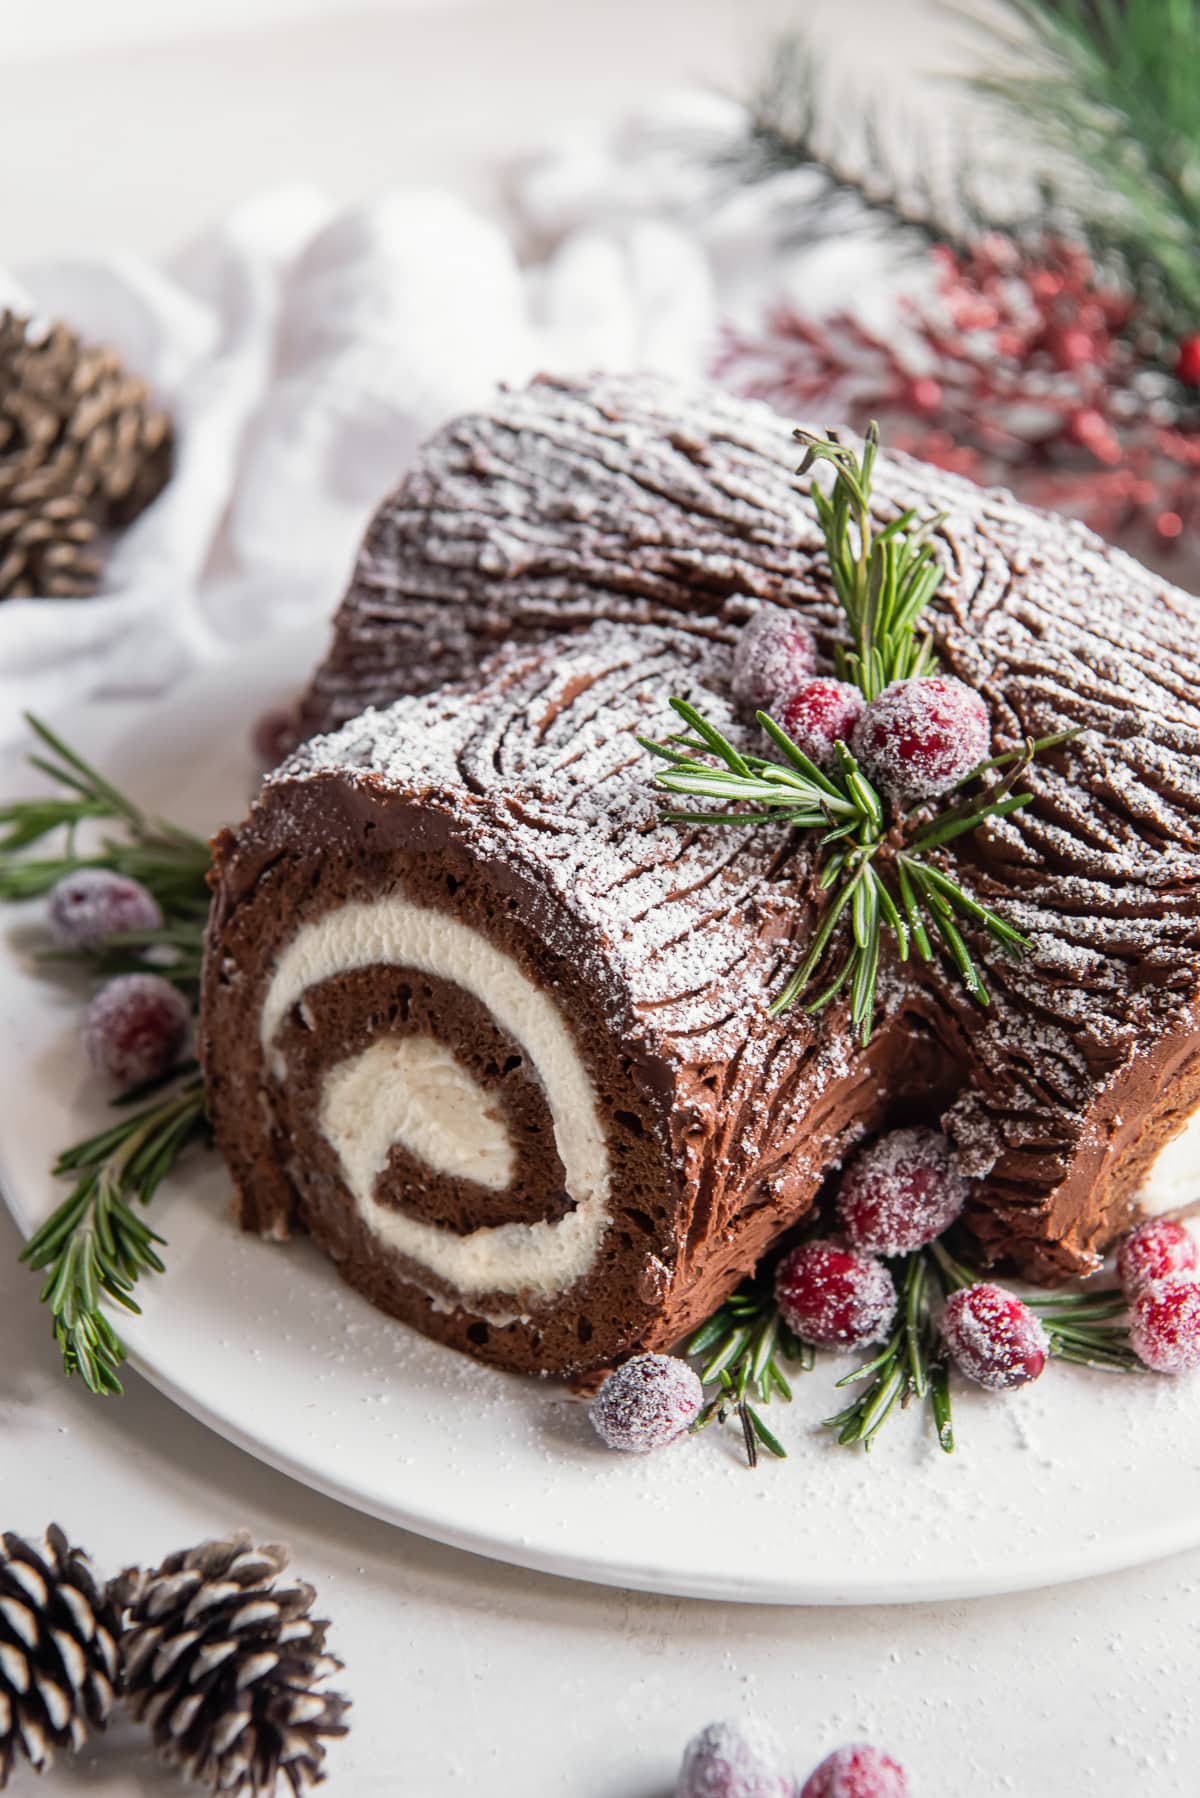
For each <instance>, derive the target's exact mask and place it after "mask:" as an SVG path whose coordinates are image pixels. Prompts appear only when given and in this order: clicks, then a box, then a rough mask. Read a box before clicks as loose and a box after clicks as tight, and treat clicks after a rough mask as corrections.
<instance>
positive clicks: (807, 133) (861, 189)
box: [720, 33, 987, 255]
mask: <svg viewBox="0 0 1200 1798" xmlns="http://www.w3.org/2000/svg"><path fill="white" fill-rule="evenodd" d="M828 91H829V87H828V80H827V75H826V70H825V68H824V66H823V64H822V62H821V59H820V56H819V54H818V53H817V52H816V51H815V50H814V49H813V47H812V45H811V44H810V43H809V42H808V40H807V39H806V38H805V37H804V36H803V35H801V34H799V33H792V34H789V35H786V36H784V37H782V38H780V39H779V40H778V41H777V42H776V43H775V44H774V45H773V46H772V50H771V55H770V61H769V63H768V66H767V68H766V70H765V72H764V74H763V76H762V77H761V79H760V80H759V82H758V84H757V87H756V88H755V90H754V91H753V93H752V94H751V95H750V97H749V100H748V102H747V109H748V113H749V126H748V129H747V132H746V136H745V138H744V139H743V140H742V141H741V142H740V143H739V144H737V145H736V146H735V147H734V149H732V150H731V151H727V152H725V153H724V154H723V155H722V157H721V158H720V166H723V167H725V168H727V169H729V170H731V171H732V172H733V173H734V174H736V175H737V176H738V177H739V179H741V180H743V181H747V182H757V181H765V180H769V179H771V178H773V177H775V176H778V175H783V174H791V173H794V172H796V171H803V172H804V173H806V174H808V175H809V176H811V178H812V183H813V191H812V192H811V193H806V195H805V199H804V205H803V209H802V210H800V209H798V213H799V228H800V230H801V231H802V232H803V233H804V235H805V236H808V237H818V236H820V235H822V234H833V233H835V232H838V233H840V232H844V231H845V229H846V224H847V214H848V213H850V214H857V215H859V217H860V218H861V220H862V222H863V223H864V224H870V223H872V222H874V223H876V224H879V225H881V226H883V227H884V228H885V229H887V230H890V231H892V232H896V233H899V234H900V236H901V238H904V237H907V238H909V239H911V240H912V241H913V242H914V243H915V244H917V245H920V246H928V245H930V244H945V245H947V246H949V247H950V248H952V249H955V250H957V251H959V252H960V253H961V254H963V255H967V254H969V253H970V250H971V246H972V243H973V241H975V240H976V239H977V238H978V235H979V233H980V232H981V231H982V230H983V229H984V228H985V227H986V223H987V221H986V219H985V218H984V215H983V209H982V208H981V206H980V203H979V200H978V198H977V196H976V194H975V191H974V186H973V182H972V176H971V169H970V164H969V162H968V161H967V159H965V158H962V157H960V158H957V159H954V163H953V169H954V172H953V174H951V175H948V176H947V177H946V178H945V179H944V180H942V181H940V182H935V180H934V178H933V177H932V176H931V174H930V172H929V171H930V170H931V168H932V167H933V166H934V161H933V158H932V157H930V156H928V155H922V154H919V153H918V154H916V155H915V156H914V158H913V162H914V172H912V173H911V174H910V175H908V177H907V178H904V177H901V176H900V175H898V174H897V173H896V171H895V170H894V169H893V168H892V167H891V166H890V164H889V159H888V157H887V155H886V154H885V152H884V149H883V146H882V144H881V142H880V134H879V131H878V128H877V125H876V121H875V119H874V116H873V114H872V113H870V112H869V111H866V110H864V109H863V108H862V107H859V106H855V105H854V104H850V105H842V106H837V107H834V106H830V105H829V104H828V103H826V104H824V105H823V104H822V96H827V95H828ZM847 117H857V120H858V132H857V135H858V138H859V139H860V141H859V142H858V143H856V144H853V145H852V144H851V143H849V142H848V141H847V139H848V136H849V134H848V133H847V132H846V131H845V130H844V129H840V128H839V123H838V122H839V121H840V120H844V119H846V118H847ZM916 137H917V132H916V128H915V127H914V125H913V124H912V122H911V121H908V122H907V124H906V129H905V132H904V138H905V141H906V142H907V143H908V144H910V145H912V144H914V143H915V140H916Z"/></svg>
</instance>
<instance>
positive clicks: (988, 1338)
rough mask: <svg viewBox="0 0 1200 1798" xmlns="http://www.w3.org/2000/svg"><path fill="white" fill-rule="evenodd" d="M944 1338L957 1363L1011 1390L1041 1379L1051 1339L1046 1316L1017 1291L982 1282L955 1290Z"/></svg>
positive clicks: (981, 1380)
mask: <svg viewBox="0 0 1200 1798" xmlns="http://www.w3.org/2000/svg"><path fill="white" fill-rule="evenodd" d="M942 1341H943V1342H944V1343H945V1345H946V1348H947V1350H948V1352H949V1355H950V1359H951V1360H952V1361H953V1363H954V1365H955V1367H957V1369H958V1371H959V1372H960V1373H962V1374H965V1375H966V1377H967V1379H968V1380H974V1382H975V1384H976V1385H977V1386H986V1387H987V1389H988V1391H989V1392H1010V1391H1012V1390H1013V1389H1014V1388H1015V1387H1017V1386H1024V1385H1026V1384H1027V1383H1028V1382H1029V1381H1030V1380H1036V1379H1038V1378H1039V1377H1040V1376H1041V1374H1042V1373H1043V1372H1044V1370H1045V1366H1046V1361H1047V1358H1048V1356H1049V1353H1050V1344H1049V1341H1048V1339H1047V1336H1046V1332H1045V1330H1044V1329H1043V1328H1042V1325H1041V1321H1040V1320H1039V1319H1038V1318H1037V1317H1036V1316H1035V1315H1034V1313H1033V1312H1032V1311H1031V1310H1030V1309H1029V1306H1028V1305H1025V1304H1022V1302H1021V1300H1020V1299H1019V1298H1018V1297H1017V1295H1016V1293H1015V1292H1006V1291H1005V1290H1004V1287H1003V1286H992V1285H989V1284H987V1283H986V1282H985V1283H982V1284H980V1285H978V1286H965V1287H963V1288H962V1289H961V1290H960V1291H958V1292H954V1293H951V1295H950V1297H949V1298H948V1299H947V1300H946V1310H945V1313H944V1315H943V1317H942Z"/></svg>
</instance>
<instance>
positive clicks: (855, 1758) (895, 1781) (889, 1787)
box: [800, 1742, 908, 1798]
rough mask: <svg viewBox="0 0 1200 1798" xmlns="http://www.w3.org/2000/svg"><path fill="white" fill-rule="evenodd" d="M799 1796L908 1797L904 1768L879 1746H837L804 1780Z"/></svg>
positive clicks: (809, 1797) (818, 1797) (816, 1797)
mask: <svg viewBox="0 0 1200 1798" xmlns="http://www.w3.org/2000/svg"><path fill="white" fill-rule="evenodd" d="M800 1798H908V1781H907V1780H906V1779H905V1777H904V1769H903V1767H901V1766H900V1764H899V1763H898V1762H897V1761H894V1760H893V1759H892V1757H891V1755H890V1754H885V1753H884V1752H883V1750H882V1748H872V1747H870V1745H869V1744H868V1743H866V1742H856V1743H854V1744H853V1745H852V1746H851V1747H849V1748H837V1749H835V1750H834V1752H833V1753H832V1754H831V1755H830V1756H829V1757H828V1759H827V1760H823V1761H822V1762H821V1765H820V1766H819V1767H818V1768H817V1770H816V1772H815V1773H810V1774H809V1776H808V1778H807V1779H806V1780H805V1782H804V1786H803V1789H802V1790H801V1793H800Z"/></svg>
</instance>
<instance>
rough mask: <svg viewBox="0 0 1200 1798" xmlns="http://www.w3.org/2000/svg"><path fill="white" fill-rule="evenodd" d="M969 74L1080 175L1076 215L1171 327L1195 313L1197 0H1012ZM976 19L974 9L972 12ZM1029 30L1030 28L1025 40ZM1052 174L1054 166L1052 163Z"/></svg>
mask: <svg viewBox="0 0 1200 1798" xmlns="http://www.w3.org/2000/svg"><path fill="white" fill-rule="evenodd" d="M1009 8H1010V12H1011V14H1012V18H1013V21H1014V23H1016V24H1018V25H1020V26H1023V27H1024V28H1025V29H1024V32H1020V31H1012V30H1009V29H1006V28H1005V26H1004V24H1003V23H1001V24H1000V25H999V26H993V28H992V35H993V36H994V37H997V36H998V37H999V38H1000V40H1001V43H1002V45H1003V48H1004V49H1005V51H1006V52H1008V60H1009V62H1010V65H1011V70H1012V72H1010V73H1005V74H1002V75H999V76H987V77H984V78H981V79H979V80H978V81H976V82H975V84H974V85H975V86H976V87H977V88H978V89H979V90H981V91H983V92H985V93H987V94H989V95H991V96H992V97H993V98H996V99H998V100H999V101H1000V102H1001V103H1002V104H1003V105H1004V107H1005V108H1006V109H1007V111H1008V113H1009V115H1010V117H1011V118H1012V120H1013V121H1014V122H1015V123H1016V124H1017V126H1018V128H1019V129H1020V131H1021V132H1022V134H1024V135H1026V136H1028V135H1029V134H1030V133H1032V134H1033V135H1034V136H1035V137H1037V138H1040V140H1041V142H1042V143H1043V145H1045V146H1046V147H1047V148H1048V149H1049V150H1050V152H1051V153H1052V155H1053V156H1054V157H1056V158H1059V159H1061V160H1063V161H1064V163H1065V164H1066V165H1067V166H1073V167H1074V169H1075V170H1076V171H1078V173H1079V174H1080V175H1081V177H1082V182H1081V185H1082V192H1081V194H1080V196H1079V198H1078V201H1077V203H1076V205H1077V210H1078V211H1079V213H1080V218H1079V224H1080V226H1081V228H1082V230H1083V233H1084V235H1085V237H1086V238H1087V240H1088V241H1089V243H1090V245H1091V247H1092V249H1093V251H1094V252H1095V253H1097V254H1098V255H1101V256H1103V255H1108V254H1113V253H1115V254H1116V255H1117V256H1119V257H1120V259H1121V261H1122V263H1123V264H1124V266H1125V268H1126V269H1127V271H1128V273H1129V275H1130V276H1131V278H1132V280H1133V282H1134V284H1135V286H1136V287H1137V288H1138V289H1139V291H1140V292H1141V293H1142V295H1143V297H1144V298H1145V299H1146V300H1148V301H1149V303H1150V305H1151V308H1152V310H1156V311H1158V312H1160V313H1164V314H1165V316H1166V319H1167V321H1168V322H1170V323H1172V324H1173V326H1174V328H1175V329H1177V330H1194V329H1195V328H1196V323H1197V320H1198V319H1200V255H1198V254H1197V244H1198V243H1200V81H1198V80H1197V70H1198V69H1200V3H1198V0H1120V3H1119V4H1118V0H1009ZM976 22H978V21H976ZM1030 38H1032V40H1033V44H1032V49H1031V45H1030V42H1029V40H1030ZM1051 179H1052V180H1053V174H1051Z"/></svg>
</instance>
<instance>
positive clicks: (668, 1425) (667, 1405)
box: [589, 1355, 704, 1455]
mask: <svg viewBox="0 0 1200 1798" xmlns="http://www.w3.org/2000/svg"><path fill="white" fill-rule="evenodd" d="M703 1402H704V1389H703V1387H702V1386H701V1384H700V1381H699V1378H698V1377H697V1375H696V1374H695V1373H694V1372H693V1370H692V1369H691V1368H690V1367H689V1366H688V1364H687V1362H686V1361H681V1360H679V1358H678V1357H677V1356H675V1355H635V1356H634V1357H633V1359H632V1360H631V1361H625V1362H623V1363H622V1365H621V1366H620V1367H618V1368H615V1369H614V1371H613V1372H612V1373H610V1374H609V1376H608V1378H607V1379H606V1380H605V1382H604V1384H603V1386H601V1388H600V1390H599V1392H598V1393H597V1394H596V1396H595V1398H594V1399H593V1400H592V1406H591V1411H590V1412H589V1415H590V1417H591V1420H592V1423H593V1424H594V1425H595V1427H596V1432H597V1434H598V1435H599V1436H601V1437H603V1439H604V1441H605V1442H607V1444H608V1446H609V1448H620V1449H624V1450H626V1452H627V1453H629V1454H634V1455H645V1454H649V1452H650V1450H651V1449H652V1448H662V1447H664V1446H665V1444H666V1443H668V1442H674V1440H675V1438H676V1437H677V1436H682V1434H683V1432H684V1431H685V1430H686V1429H688V1428H690V1426H691V1425H692V1424H693V1423H695V1421H696V1417H697V1415H698V1413H699V1410H700V1407H701V1405H702V1403H703Z"/></svg>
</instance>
